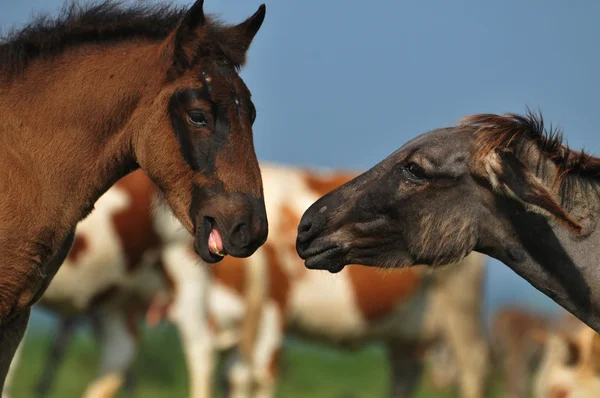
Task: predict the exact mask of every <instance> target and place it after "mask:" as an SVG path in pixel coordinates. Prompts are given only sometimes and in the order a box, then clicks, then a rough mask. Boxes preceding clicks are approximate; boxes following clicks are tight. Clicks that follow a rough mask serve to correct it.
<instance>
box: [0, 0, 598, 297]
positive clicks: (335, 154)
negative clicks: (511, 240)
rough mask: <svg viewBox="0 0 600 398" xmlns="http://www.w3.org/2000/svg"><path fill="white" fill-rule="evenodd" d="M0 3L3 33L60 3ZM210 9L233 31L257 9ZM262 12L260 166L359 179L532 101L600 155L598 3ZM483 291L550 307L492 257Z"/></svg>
mask: <svg viewBox="0 0 600 398" xmlns="http://www.w3.org/2000/svg"><path fill="white" fill-rule="evenodd" d="M2 3H3V6H2V12H1V13H0V26H2V27H4V28H6V27H8V26H11V25H15V24H16V25H18V24H22V23H23V22H25V21H26V20H27V19H28V18H29V16H30V15H31V13H32V12H33V11H55V10H57V8H58V7H59V6H60V4H62V1H57V0H46V1H44V0H20V1H18V2H17V1H13V0H4V1H3V2H2ZM179 3H181V4H189V3H188V2H182V1H179ZM205 3H206V4H205V9H206V10H207V11H208V12H213V13H218V14H220V16H221V18H222V19H223V20H225V21H227V22H232V23H233V22H240V21H242V20H243V19H244V18H246V17H247V16H249V15H251V14H252V13H253V12H254V11H255V10H256V8H257V7H258V5H259V4H260V3H262V1H257V0H206V1H205ZM266 3H267V17H266V19H265V23H264V25H263V27H262V29H261V31H260V32H259V33H258V35H257V36H256V39H255V42H254V44H253V45H252V47H251V49H250V52H249V57H248V65H247V67H246V68H245V69H244V71H243V72H242V75H243V77H244V79H245V81H246V83H247V85H248V87H249V88H250V89H251V91H252V94H253V98H254V102H255V104H256V107H257V110H258V118H257V121H256V124H255V130H254V131H255V141H256V149H257V153H258V156H259V158H260V159H261V160H267V161H276V162H281V163H290V164H301V165H314V166H323V167H338V168H340V167H341V168H351V169H356V170H364V169H367V168H369V167H370V166H372V165H373V164H375V163H377V162H378V161H379V160H380V159H382V158H384V157H385V156H387V155H389V154H390V153H391V152H392V151H393V150H395V149H396V148H397V147H399V146H401V145H402V144H403V143H404V142H405V141H407V140H408V139H410V138H412V137H414V136H415V135H417V134H419V133H422V132H425V131H427V130H429V129H432V128H436V127H441V126H445V125H449V124H453V123H455V122H456V121H457V120H458V119H460V118H461V117H462V116H465V115H468V114H471V113H480V112H486V113H487V112H522V111H523V110H524V109H525V106H526V105H529V106H531V107H534V108H537V107H539V108H540V109H541V110H542V111H543V114H544V116H545V118H546V119H547V120H548V121H552V122H553V123H555V124H558V125H559V126H561V127H562V128H563V129H564V130H565V132H566V137H567V138H568V142H569V144H570V145H571V146H572V147H574V148H580V147H583V146H585V148H586V149H587V150H588V151H591V152H596V153H598V152H599V151H600V138H599V135H598V131H599V130H600V128H599V126H600V112H599V111H598V108H599V105H600V80H599V79H598V78H597V75H598V73H599V71H600V52H599V51H598V44H597V40H598V38H599V37H600V24H598V23H597V17H598V15H600V3H598V2H596V1H591V0H588V1H583V0H580V1H578V2H565V1H558V0H529V1H526V2H525V1H522V0H509V1H508V0H504V1H502V2H481V1H452V2H449V1H427V2H418V1H400V0H378V1H377V2H367V1H355V0H318V1H317V0H302V1H299V0H277V1H269V0H267V1H266ZM487 284H488V297H489V300H490V302H493V303H494V306H495V305H496V303H497V302H499V301H502V302H507V301H519V302H521V303H524V304H526V305H529V306H533V307H536V308H551V307H552V306H549V300H546V299H545V298H543V296H542V295H541V293H538V292H537V291H535V290H534V289H533V288H531V287H530V286H529V284H528V283H527V282H525V281H523V280H521V279H520V278H519V277H517V276H516V275H515V274H514V273H513V272H512V271H511V270H509V269H508V268H507V267H505V266H504V265H502V264H500V263H498V262H497V261H493V262H491V266H490V270H489V274H488V281H487Z"/></svg>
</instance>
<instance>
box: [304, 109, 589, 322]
mask: <svg viewBox="0 0 600 398" xmlns="http://www.w3.org/2000/svg"><path fill="white" fill-rule="evenodd" d="M599 176H600V158H596V157H592V156H589V155H586V154H584V153H583V152H577V151H572V150H570V149H569V148H568V147H566V146H565V145H563V144H562V141H561V134H560V132H556V131H554V132H553V131H552V130H550V131H546V130H545V129H544V124H543V121H542V118H541V116H538V115H535V114H532V113H531V112H530V113H529V114H528V115H526V116H520V115H513V114H511V115H505V116H499V115H474V116H470V117H467V118H466V119H465V120H464V122H463V123H462V124H461V125H459V126H455V127H451V128H444V129H438V130H434V131H431V132H429V133H426V134H424V135H421V136H420V137H417V138H415V139H414V140H412V141H410V142H408V143H407V144H405V145H404V146H403V147H402V148H400V149H399V150H397V151H396V152H395V153H393V154H392V155H390V156H389V157H388V158H387V159H385V160H383V161H382V162H381V163H379V164H378V165H376V166H374V167H373V168H372V169H371V170H369V171H367V172H366V173H364V174H362V175H360V176H358V177H356V178H355V179H354V180H352V181H350V182H348V183H347V184H345V185H343V186H341V187H340V188H338V189H336V190H334V191H332V192H330V193H329V194H327V195H325V196H324V197H322V198H321V199H319V200H318V201H317V202H315V203H314V204H313V205H312V206H311V207H310V208H309V209H308V210H307V211H306V213H305V214H304V216H303V218H302V221H301V222H300V225H299V229H298V231H299V233H298V239H297V249H298V253H299V254H300V256H301V257H302V258H304V259H305V260H306V266H307V267H308V268H320V269H322V268H327V269H330V270H331V271H339V270H341V269H342V268H343V267H344V265H345V264H352V263H355V264H365V265H372V266H379V267H405V266H412V265H415V264H431V265H441V264H448V263H451V262H455V261H459V260H460V259H462V258H463V257H464V256H465V255H467V254H468V253H470V252H471V251H473V250H475V251H479V252H482V253H485V254H488V255H490V256H492V257H495V258H497V259H499V260H500V261H502V262H504V263H505V264H507V265H508V266H510V267H511V268H512V269H513V270H514V271H515V272H516V273H518V274H519V275H521V276H522V277H523V278H525V279H526V280H527V281H529V282H530V283H531V284H532V285H533V286H535V287H536V288H538V289H539V290H540V291H542V292H543V293H545V294H546V295H548V296H549V297H550V298H552V299H553V300H555V301H556V302H557V303H558V304H560V305H562V306H563V307H564V308H566V309H567V310H568V311H570V312H572V313H573V314H574V315H576V316H577V317H578V318H580V319H581V320H583V321H584V322H586V323H587V324H588V325H590V326H591V327H592V328H594V329H595V330H596V331H598V332H600V270H599V269H598V266H599V265H600V264H599V263H600V228H597V219H598V218H599V217H600V177H599Z"/></svg>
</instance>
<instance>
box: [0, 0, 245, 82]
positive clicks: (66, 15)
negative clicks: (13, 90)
mask: <svg viewBox="0 0 600 398" xmlns="http://www.w3.org/2000/svg"><path fill="white" fill-rule="evenodd" d="M186 11H187V6H183V7H182V6H175V5H172V4H144V3H141V2H136V3H133V4H129V5H126V4H125V3H124V2H123V1H119V0H116V1H111V0H97V1H96V0H94V1H91V2H87V3H85V4H82V3H78V2H76V1H71V2H69V3H67V4H65V5H64V6H63V7H62V9H61V10H60V12H59V14H58V16H56V17H52V16H50V15H49V14H40V15H38V16H36V17H34V18H33V19H32V20H31V21H30V22H29V23H28V24H26V25H25V26H24V27H23V28H21V29H18V30H17V29H13V30H12V31H10V32H9V33H8V34H6V35H5V36H4V37H0V75H4V76H5V77H6V78H9V79H10V78H11V77H12V76H14V75H15V74H19V73H23V72H24V71H25V70H26V69H27V66H28V65H29V63H30V62H31V61H32V60H34V59H37V58H52V57H56V56H57V55H60V54H61V53H62V52H63V51H65V50H66V49H68V48H72V47H76V46H79V45H83V44H88V43H114V42H119V41H123V40H128V39H129V40H130V39H136V38H142V39H147V40H155V41H159V40H163V39H165V38H166V37H167V36H168V35H169V34H170V33H171V32H172V31H173V30H174V29H175V28H176V27H177V25H178V24H179V23H180V22H181V21H182V19H183V17H184V16H185V14H186ZM205 27H208V29H207V30H206V31H207V32H208V33H207V35H206V36H205V37H206V39H205V40H204V41H203V42H204V44H205V47H208V48H203V50H204V51H203V53H204V54H206V53H211V55H214V54H216V55H217V56H222V57H224V58H227V60H228V61H230V62H231V63H232V64H233V65H234V66H235V67H236V68H239V65H240V64H242V63H243V56H240V55H239V54H236V53H235V51H231V49H229V48H226V47H228V43H227V40H223V36H224V35H223V34H222V32H223V31H224V29H226V28H227V26H225V25H222V24H220V23H219V22H218V21H216V20H215V19H212V18H207V19H206V23H205Z"/></svg>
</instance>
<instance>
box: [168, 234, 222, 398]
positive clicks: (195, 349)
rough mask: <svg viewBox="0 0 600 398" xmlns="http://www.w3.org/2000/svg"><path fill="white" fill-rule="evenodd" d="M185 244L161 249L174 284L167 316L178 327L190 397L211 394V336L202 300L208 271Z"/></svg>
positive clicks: (209, 395) (212, 356)
mask: <svg viewBox="0 0 600 398" xmlns="http://www.w3.org/2000/svg"><path fill="white" fill-rule="evenodd" d="M197 261H198V260H197V258H195V257H192V255H191V254H190V252H189V248H188V246H187V245H185V244H180V245H171V246H170V247H169V248H167V249H166V250H165V251H164V255H163V265H164V267H165V271H166V273H167V274H168V275H169V277H170V278H171V280H172V281H173V283H174V284H175V286H176V288H175V289H174V292H173V295H174V297H173V302H172V304H171V307H170V308H169V314H168V316H169V319H170V320H171V322H173V323H174V324H175V326H176V327H177V329H178V330H179V335H180V338H181V344H182V346H183V347H182V348H183V351H184V354H185V359H186V363H187V368H188V372H189V380H190V397H191V398H209V397H212V394H211V392H212V382H213V374H214V362H215V360H214V355H215V347H214V341H213V340H214V339H213V334H212V331H211V330H210V327H209V322H208V306H207V304H206V297H207V293H208V292H207V289H208V273H207V270H206V268H205V267H200V266H198V264H197Z"/></svg>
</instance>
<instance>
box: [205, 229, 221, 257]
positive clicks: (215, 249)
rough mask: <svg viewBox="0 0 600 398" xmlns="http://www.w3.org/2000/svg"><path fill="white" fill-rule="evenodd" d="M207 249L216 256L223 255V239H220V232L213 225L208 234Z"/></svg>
mask: <svg viewBox="0 0 600 398" xmlns="http://www.w3.org/2000/svg"><path fill="white" fill-rule="evenodd" d="M208 250H209V251H210V252H211V253H212V254H216V255H217V256H221V257H223V256H225V254H224V253H223V239H221V234H220V233H219V231H218V230H217V229H216V228H214V227H213V228H212V229H211V231H210V235H209V236H208Z"/></svg>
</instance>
